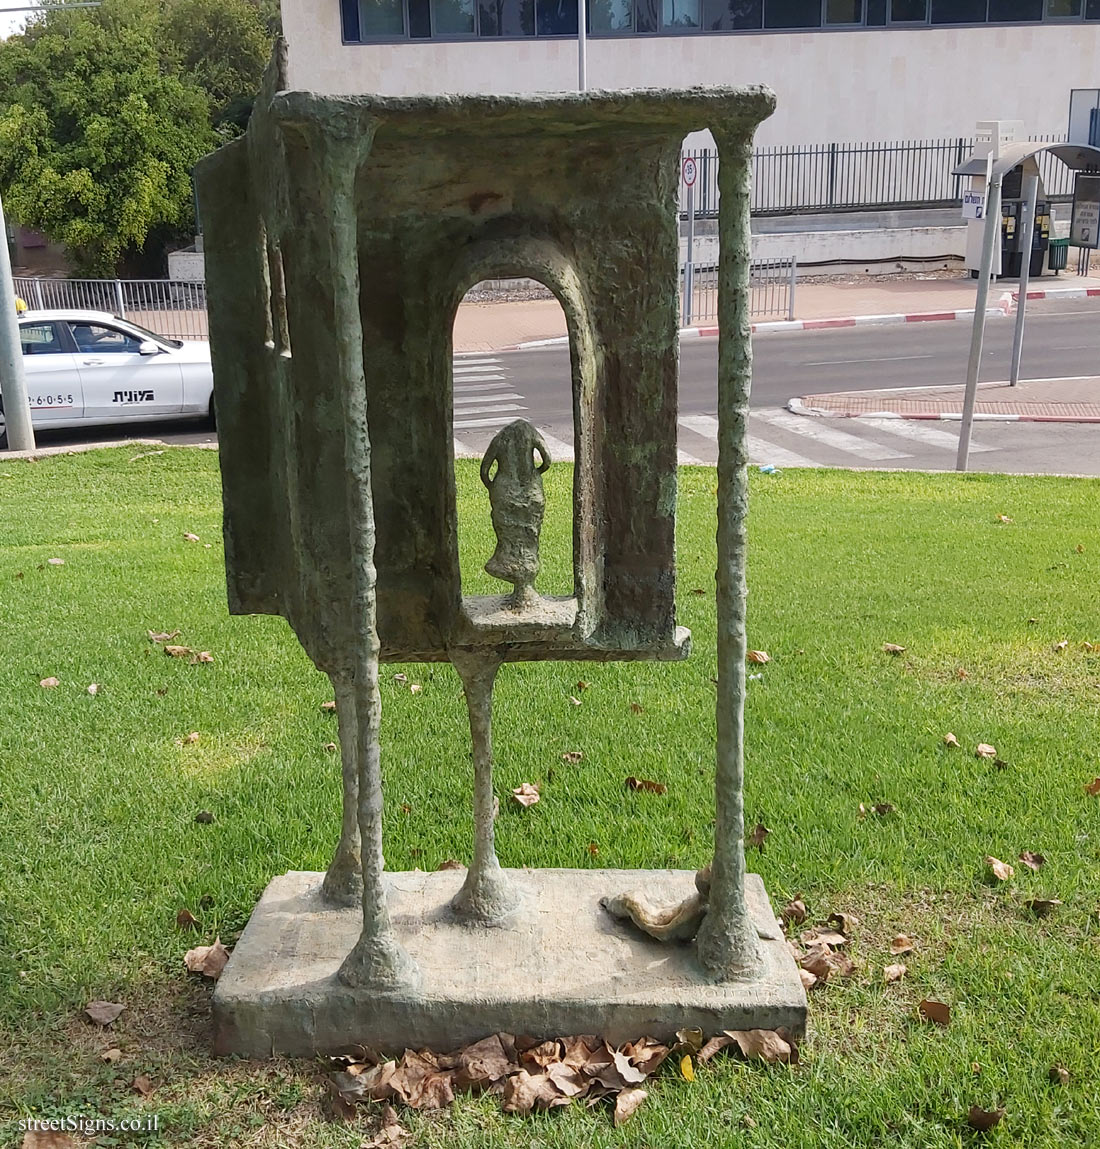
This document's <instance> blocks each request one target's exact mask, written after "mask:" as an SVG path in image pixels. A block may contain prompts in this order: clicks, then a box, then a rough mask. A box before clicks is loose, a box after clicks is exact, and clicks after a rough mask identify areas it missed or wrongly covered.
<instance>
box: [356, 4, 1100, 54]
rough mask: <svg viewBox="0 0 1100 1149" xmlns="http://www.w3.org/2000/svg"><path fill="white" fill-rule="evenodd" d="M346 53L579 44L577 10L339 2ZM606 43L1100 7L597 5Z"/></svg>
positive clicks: (593, 27)
mask: <svg viewBox="0 0 1100 1149" xmlns="http://www.w3.org/2000/svg"><path fill="white" fill-rule="evenodd" d="M339 4H340V21H341V26H342V29H343V38H344V42H345V43H346V44H370V43H386V42H392V41H394V40H429V39H439V40H454V39H472V38H474V37H476V36H481V37H484V38H486V39H492V38H497V37H499V38H502V39H522V38H526V37H529V36H576V34H577V0H339ZM587 12H588V29H589V31H590V32H592V33H593V34H594V35H597V36H623V35H627V36H629V35H631V34H643V35H644V34H651V33H662V32H665V33H670V32H671V33H681V34H682V33H694V32H700V31H704V30H705V31H708V32H739V31H753V30H755V29H759V28H769V29H776V30H781V29H783V30H790V31H795V30H803V29H805V30H812V29H814V28H836V29H843V28H864V27H866V28H882V27H885V26H888V25H900V26H902V27H905V26H907V25H908V26H912V25H921V24H925V25H927V24H932V25H951V24H984V23H987V22H988V23H990V24H1038V23H1042V22H1044V21H1049V22H1052V23H1059V22H1064V21H1082V20H1090V21H1092V20H1100V0H588V4H587Z"/></svg>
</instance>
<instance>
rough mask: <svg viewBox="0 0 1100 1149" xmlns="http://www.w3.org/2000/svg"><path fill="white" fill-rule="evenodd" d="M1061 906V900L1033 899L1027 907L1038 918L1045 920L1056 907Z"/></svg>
mask: <svg viewBox="0 0 1100 1149" xmlns="http://www.w3.org/2000/svg"><path fill="white" fill-rule="evenodd" d="M1061 904H1062V900H1061V898H1032V899H1031V901H1029V902H1028V903H1027V907H1028V909H1029V910H1031V912H1032V913H1033V914H1034V915H1035V916H1036V917H1037V918H1045V917H1046V916H1047V914H1049V913H1050V911H1051V910H1053V909H1054V907H1055V906H1060V905H1061Z"/></svg>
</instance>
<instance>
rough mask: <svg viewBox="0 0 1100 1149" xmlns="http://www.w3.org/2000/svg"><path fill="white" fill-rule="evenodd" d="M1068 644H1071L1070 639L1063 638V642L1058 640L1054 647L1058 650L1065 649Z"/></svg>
mask: <svg viewBox="0 0 1100 1149" xmlns="http://www.w3.org/2000/svg"><path fill="white" fill-rule="evenodd" d="M1067 646H1069V641H1068V639H1065V638H1063V639H1062V641H1061V642H1056V643H1055V644H1054V649H1055V650H1057V651H1063V650H1065V649H1066V647H1067Z"/></svg>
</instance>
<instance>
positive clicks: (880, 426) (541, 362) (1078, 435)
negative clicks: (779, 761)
mask: <svg viewBox="0 0 1100 1149" xmlns="http://www.w3.org/2000/svg"><path fill="white" fill-rule="evenodd" d="M1097 304H1098V301H1097V300H1092V299H1086V300H1081V301H1074V302H1072V303H1071V302H1069V301H1062V302H1060V303H1049V302H1046V301H1035V302H1033V303H1032V304H1031V305H1030V306H1029V319H1028V325H1027V338H1026V341H1025V354H1024V375H1025V377H1041V376H1043V377H1047V376H1072V375H1096V374H1100V322H1098V318H1097V317H1098V316H1100V306H1098V305H1097ZM969 339H970V326H969V324H967V323H959V322H955V323H932V324H907V325H896V326H888V327H863V328H839V329H835V330H824V331H806V332H787V333H769V334H763V335H758V336H757V337H756V339H755V353H756V354H755V367H754V378H753V395H752V413H751V416H750V426H749V431H750V439H749V448H750V456H751V458H752V461H753V462H755V463H758V464H767V463H772V464H774V465H776V466H779V467H798V466H823V467H899V468H908V469H948V470H949V469H952V468H953V467H954V461H955V450H956V447H957V442H958V439H957V436H958V426H957V424H954V423H924V422H917V421H909V420H873V419H858V420H852V419H849V420H835V419H812V418H806V417H803V416H797V415H792V414H790V413H789V412H787V411H784V410H783V407H784V405H785V404H786V402H787V400H788V399H790V398H791V397H792V396H794V395H801V394H807V393H812V392H814V391H841V390H854V389H861V388H867V387H909V386H920V385H922V384H925V385H934V384H944V383H957V382H961V381H962V376H963V373H964V371H965V366H966V357H967V351H968V348H969ZM1011 341H1012V323H1011V321H1010V320H1008V319H994V320H990V322H989V324H988V326H987V334H986V345H985V346H986V352H985V356H984V362H983V370H982V378H983V380H989V379H999V378H1004V377H1005V376H1006V375H1007V363H1008V355H1009V351H1010V349H1011ZM716 377H717V340H714V339H699V340H685V341H684V343H683V344H682V348H681V388H680V391H681V395H680V420H679V424H680V425H679V446H680V457H681V461H682V462H684V463H695V462H698V463H714V462H715V460H716V458H717V444H716V440H715V432H716V430H717V424H716V421H715V418H714V416H715V410H716V406H715V397H716V382H715V380H716ZM454 387H455V429H454V435H455V449H456V453H459V454H464V455H479V454H481V453H482V452H483V451H484V449H485V447H486V446H487V445H488V442H489V440H490V439H491V438H492V436H493V434H494V433H495V432H496V431H497V430H498V429H499V428H500V427H501V426H503V425H504V424H505V423H507V422H509V421H511V420H512V419H515V418H519V417H521V416H522V417H523V418H526V419H530V420H531V421H532V422H533V423H535V424H536V425H537V426H538V427H539V428H540V429H541V430H542V431H543V434H544V436H545V437H546V438H547V444H548V446H549V448H550V451H551V454H552V455H556V456H557V457H559V458H565V457H571V454H572V438H573V425H572V399H571V396H570V389H569V355H568V351H567V349H566V348H564V347H549V348H539V349H535V350H531V351H518V352H516V351H513V352H499V353H495V354H493V353H486V354H479V355H465V356H460V357H458V358H456V360H455V369H454ZM132 433H133V434H134V435H135V437H136V436H140V435H145V436H150V437H155V438H163V439H166V440H168V441H171V442H176V443H204V442H211V441H212V440H213V439H214V435H213V433H212V432H211V431H210V430H209V429H208V428H195V427H188V426H187V425H185V424H178V423H177V424H174V425H168V426H163V425H149V426H147V427H144V428H135V429H133V432H132ZM104 434H105V433H104V432H103V431H95V432H93V431H91V430H89V431H82V432H69V433H66V436H65V438H62V433H59V432H54V433H53V435H51V436H50V437H49V440H47V437H46V436H43V437H42V439H43V441H44V442H46V441H52V442H58V441H73V442H87V441H93V440H95V439H96V438H103V437H104ZM107 434H108V435H109V437H111V438H118V437H119V435H118V431H117V429H111V431H110V432H108V433H107ZM1098 447H1100V426H1098V425H1096V424H1050V423H994V422H981V423H979V424H977V425H976V427H975V435H974V445H973V446H972V448H971V452H972V453H971V468H972V469H973V470H986V471H1008V472H1014V473H1029V472H1035V473H1052V472H1057V473H1071V474H1090V475H1100V449H1098Z"/></svg>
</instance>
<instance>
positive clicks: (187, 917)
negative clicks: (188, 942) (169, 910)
mask: <svg viewBox="0 0 1100 1149" xmlns="http://www.w3.org/2000/svg"><path fill="white" fill-rule="evenodd" d="M176 925H177V926H178V927H179V928H180V929H181V930H197V929H199V928H200V925H199V919H198V918H197V917H195V915H194V914H193V913H192V912H191V911H190V910H188V909H182V910H180V912H179V913H178V914H176Z"/></svg>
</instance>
